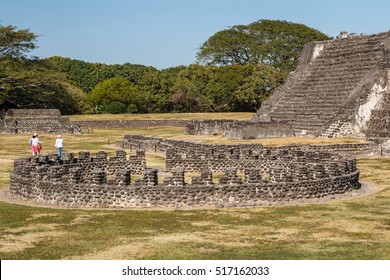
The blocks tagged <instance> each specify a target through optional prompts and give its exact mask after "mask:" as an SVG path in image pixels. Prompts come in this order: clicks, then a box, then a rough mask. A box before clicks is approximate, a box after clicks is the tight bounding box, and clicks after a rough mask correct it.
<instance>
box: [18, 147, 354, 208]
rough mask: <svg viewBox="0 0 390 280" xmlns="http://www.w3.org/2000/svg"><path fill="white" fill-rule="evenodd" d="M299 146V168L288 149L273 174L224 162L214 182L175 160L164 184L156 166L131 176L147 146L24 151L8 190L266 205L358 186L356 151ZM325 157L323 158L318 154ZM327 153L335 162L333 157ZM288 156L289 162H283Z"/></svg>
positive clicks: (110, 202) (66, 198)
mask: <svg viewBox="0 0 390 280" xmlns="http://www.w3.org/2000/svg"><path fill="white" fill-rule="evenodd" d="M295 154H296V156H297V157H296V158H295V163H296V164H295V165H296V167H295V169H294V170H293V168H294V166H293V165H292V164H291V161H292V159H291V158H289V157H288V154H286V153H285V152H284V156H285V157H283V158H280V159H273V160H272V159H270V160H269V161H274V163H276V164H270V165H269V167H268V170H269V177H264V176H263V175H262V167H261V166H260V165H259V166H256V165H253V168H249V167H247V168H245V169H244V170H243V172H244V178H242V177H240V176H238V174H237V169H235V168H226V169H225V170H224V175H223V176H221V177H220V179H219V183H214V180H213V172H212V171H211V170H210V169H207V168H203V169H202V170H201V171H200V175H199V176H192V179H191V183H189V184H188V183H186V182H185V170H184V169H183V168H177V167H175V168H172V169H171V175H170V176H165V177H164V178H163V183H162V184H158V181H159V180H158V170H157V169H144V170H143V178H140V179H137V180H136V181H135V183H134V184H130V182H131V174H132V172H133V170H134V172H137V171H139V168H140V167H141V166H144V164H143V163H142V160H143V159H144V156H145V154H144V153H143V152H138V153H137V154H136V155H135V156H130V158H129V160H127V159H126V153H125V152H124V151H117V155H116V156H115V157H110V158H108V159H107V154H106V153H105V152H99V153H98V155H97V156H96V157H93V158H91V157H90V154H89V153H88V152H80V153H79V158H78V159H75V158H74V157H73V155H72V154H67V155H66V157H65V160H64V161H60V160H58V158H57V157H56V156H41V157H38V158H24V159H18V160H15V162H14V171H13V172H12V173H11V184H10V192H11V193H12V194H13V195H14V196H15V197H17V198H21V199H32V200H34V201H37V202H39V203H46V204H53V205H64V206H69V207H116V208H122V207H161V208H188V207H210V206H211V207H236V206H256V205H268V204H269V203H272V202H280V201H293V200H296V199H311V198H321V197H325V196H329V195H336V194H343V193H346V192H349V191H353V190H357V189H359V188H360V184H359V181H358V180H359V171H358V170H357V169H356V160H355V159H354V158H353V157H340V156H338V157H337V156H336V157H337V159H336V158H334V156H335V155H331V154H326V156H325V154H324V153H316V152H312V155H311V156H309V154H305V156H303V155H302V154H301V153H299V152H296V153H295ZM299 155H300V156H299ZM265 156H266V157H270V158H272V155H265ZM290 156H292V155H290ZM319 159H321V160H320V163H318V162H314V161H318V160H319ZM325 159H326V160H325ZM132 160H134V161H137V162H138V163H137V164H135V166H136V168H135V169H134V166H129V165H127V164H126V162H131V161H132ZM139 160H141V163H140V162H139ZM328 160H329V161H331V160H335V162H333V163H332V162H330V163H329V165H327V164H326V162H327V161H328ZM283 161H286V164H284V165H283V164H278V163H277V162H280V163H282V162H283ZM118 163H119V164H118ZM258 163H260V162H259V161H258ZM292 174H295V175H292ZM110 176H111V177H110ZM160 181H161V180H160Z"/></svg>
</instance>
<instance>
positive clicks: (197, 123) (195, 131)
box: [185, 119, 241, 135]
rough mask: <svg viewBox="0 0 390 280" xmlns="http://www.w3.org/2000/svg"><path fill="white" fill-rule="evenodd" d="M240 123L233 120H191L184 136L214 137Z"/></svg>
mask: <svg viewBox="0 0 390 280" xmlns="http://www.w3.org/2000/svg"><path fill="white" fill-rule="evenodd" d="M238 123H241V122H240V121H235V120H224V119H221V120H193V121H191V122H189V123H188V124H187V125H186V131H185V133H186V134H189V135H214V134H217V133H221V132H224V131H226V130H228V129H230V128H231V127H232V126H234V125H237V124H238Z"/></svg>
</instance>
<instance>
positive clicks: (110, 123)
mask: <svg viewBox="0 0 390 280" xmlns="http://www.w3.org/2000/svg"><path fill="white" fill-rule="evenodd" d="M189 122H190V121H188V120H100V121H72V124H75V125H78V126H80V127H82V128H140V127H151V126H173V127H185V126H186V125H187V124H188V123H189Z"/></svg>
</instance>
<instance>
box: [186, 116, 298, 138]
mask: <svg viewBox="0 0 390 280" xmlns="http://www.w3.org/2000/svg"><path fill="white" fill-rule="evenodd" d="M217 133H223V136H224V137H226V138H227V139H259V138H273V137H291V136H294V130H293V128H292V127H291V126H290V125H287V124H285V123H279V122H271V121H268V122H261V123H258V122H257V123H254V122H249V121H235V120H196V121H191V122H190V123H188V124H187V126H186V134H189V135H214V134H217Z"/></svg>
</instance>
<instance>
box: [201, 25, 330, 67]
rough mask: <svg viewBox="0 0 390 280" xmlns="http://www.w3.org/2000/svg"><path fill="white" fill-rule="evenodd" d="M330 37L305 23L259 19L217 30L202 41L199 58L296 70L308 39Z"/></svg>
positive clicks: (327, 38)
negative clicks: (247, 23)
mask: <svg viewBox="0 0 390 280" xmlns="http://www.w3.org/2000/svg"><path fill="white" fill-rule="evenodd" d="M329 39H331V37H329V36H327V35H325V34H324V33H322V32H320V31H318V30H316V29H313V28H310V27H307V26H306V25H303V24H297V23H292V22H287V21H281V20H259V21H256V22H253V23H251V24H249V25H235V26H232V27H231V28H229V29H227V30H223V31H219V32H217V33H216V34H214V35H213V36H211V37H210V38H209V39H208V40H207V41H206V42H205V43H203V44H202V46H201V47H200V49H199V52H198V53H197V59H198V61H199V62H201V63H205V64H212V65H231V64H239V65H245V64H259V63H263V64H267V65H270V66H272V67H275V68H278V69H280V70H284V71H292V70H294V69H295V68H296V66H297V63H298V61H297V60H298V58H299V56H300V53H301V51H302V49H303V47H304V45H305V44H306V43H308V42H311V41H322V40H329Z"/></svg>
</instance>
